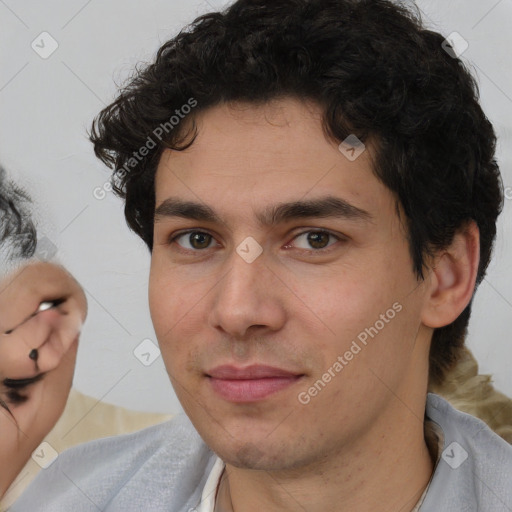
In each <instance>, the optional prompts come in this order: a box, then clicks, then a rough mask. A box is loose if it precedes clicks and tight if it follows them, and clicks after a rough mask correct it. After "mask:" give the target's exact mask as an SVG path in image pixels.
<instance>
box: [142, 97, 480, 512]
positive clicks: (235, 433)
mask: <svg viewBox="0 0 512 512" xmlns="http://www.w3.org/2000/svg"><path fill="white" fill-rule="evenodd" d="M320 119H321V110H320V109H319V107H317V106H316V105H315V104H312V103H308V104H306V103H304V102H301V101H299V100H296V99H292V98H285V99H281V100H279V101H275V102H272V103H267V104H265V105H260V106H254V105H248V104H238V105H225V104H224V105H220V106H216V107H213V108H211V109H209V110H207V111H205V112H202V113H201V114H200V115H199V116H198V118H197V119H196V122H197V124H198V136H197V139H196V141H195V142H194V144H192V146H191V147H190V148H189V149H187V150H186V151H180V152H178V151H176V152H174V151H171V150H166V151H165V152H164V153H163V155H162V158H161V161H160V163H159V166H158V169H157V173H156V182H155V193H156V207H157V208H158V206H160V205H161V204H162V203H163V201H165V200H166V199H168V198H170V197H173V198H179V199H181V200H190V201H196V202H199V203H203V204H206V205H208V206H209V207H211V208H212V209H213V210H214V211H215V212H216V213H217V214H218V216H219V217H220V218H221V222H210V221H197V220H194V219H188V218H181V217H171V216H164V215H162V216H157V217H156V218H155V225H154V246H153V251H152V260H151V273H150V285H149V301H150V309H151V315H152V319H153V324H154V327H155V331H156V334H157V337H158V340H159V344H160V348H161V351H162V355H163V358H164V361H165V364H166V368H167V371H168V373H169V376H170V378H171V381H172V383H173V386H174V388H175V391H176V394H177V396H178V398H179V399H180V402H181V403H182V405H183V408H184V409H185V411H186V413H187V414H188V416H189V417H190V419H191V421H192V422H193V424H194V426H195V427H196V429H197V430H198V432H199V433H200V435H201V436H202V437H203V439H204V440H205V442H206V443H207V444H208V445H209V446H210V447H211V448H212V449H213V451H215V452H216V453H217V454H218V455H219V456H220V457H221V458H222V459H223V460H224V461H225V462H226V474H227V481H228V484H229V494H230V498H231V500H232V503H233V508H234V510H235V511H244V512H252V511H260V510H269V511H278V510H279V511H288V510H289V511H292V510H293V511H296V510H307V511H308V512H317V511H322V512H325V511H335V510H336V511H340V510H350V511H351V512H359V511H365V512H366V511H368V510H389V511H396V510H403V511H407V510H411V509H412V508H413V507H414V505H415V503H416V502H417V500H418V499H419V497H420V495H421V493H422V492H423V490H424V489H425V487H426V485H427V483H428V481H429V479H430V477H431V474H432V471H433V462H432V459H431V458H430V455H429V453H428V450H427V447H426V444H425V440H424V433H423V416H424V411H425V401H426V391H427V379H428V353H429V347H430V342H431V336H432V333H433V329H434V328H435V327H440V326H442V325H447V324H449V323H450V322H452V321H453V320H454V319H455V318H456V317H457V316H458V315H459V314H460V313H461V312H462V311H463V309H464V308H465V306H466V305H467V304H468V303H469V301H470V299H471V296H472V293H473V290H474V284H475V276H476V271H477V264H478V258H479V253H478V247H479V238H478V229H477V228H476V226H475V225H474V223H472V224H468V226H466V228H465V229H464V230H461V232H460V233H458V234H457V235H456V237H455V239H454V241H453V244H452V245H451V246H450V247H449V248H447V249H446V250H444V251H441V252H440V253H439V254H438V255H437V256H436V258H435V259H434V260H433V261H431V262H430V268H429V269H427V271H426V278H425V280H424V281H420V280H418V279H417V276H416V274H415V273H414V271H413V264H412V260H411V256H410V253H409V247H408V244H407V239H406V232H405V228H404V227H403V226H402V224H401V222H400V219H399V217H398V216H397V213H396V209H395V199H394V197H393V195H392V193H391V192H390V191H389V189H387V188H386V187H385V186H384V185H383V184H382V183H381V182H380V181H379V180H378V179H377V178H376V177H375V176H374V174H373V173H372V171H371V165H372V157H373V151H372V146H371V144H370V143H368V144H367V147H366V151H364V152H363V153H362V154H361V155H360V156H359V157H358V158H357V159H356V160H355V161H353V162H352V161H349V160H348V159H347V158H346V157H345V156H344V155H343V154H342V153H341V152H340V151H339V150H338V144H337V143H335V142H333V141H331V140H328V139H327V138H326V137H325V135H324V133H323V131H322V127H321V121H320ZM326 195H330V196H335V197H338V198H343V199H344V200H346V201H348V202H349V203H351V204H352V205H354V206H357V207H358V208H360V209H364V210H366V211H367V212H368V213H369V214H370V215H371V220H370V221H362V220H353V219H345V218H318V217H312V218H306V219H304V218H303V219H292V220H288V221H286V222H283V223H280V224H278V225H275V226H265V225H261V224H260V223H259V222H258V220H257V213H259V212H262V211H263V210H265V208H268V207H269V206H270V205H274V204H276V203H280V202H288V201H296V200H305V199H316V198H320V197H324V196H326ZM321 229H323V230H328V231H329V232H331V233H333V234H334V235H335V236H339V237H340V240H338V239H336V238H334V237H331V238H327V240H328V242H327V243H326V244H325V245H326V247H325V248H323V249H321V250H320V249H318V248H315V247H312V246H311V244H309V243H308V236H307V234H304V233H307V232H308V230H309V231H311V230H321ZM186 230H196V231H201V232H203V233H207V234H210V235H212V238H211V242H210V239H207V241H206V243H205V245H206V246H207V248H199V249H198V248H195V247H197V245H196V246H191V245H190V239H189V236H188V235H185V236H182V237H180V238H177V239H175V240H174V241H171V238H172V237H175V236H177V235H178V234H179V232H183V231H186ZM299 235H300V236H299ZM248 236H251V237H253V238H254V239H255V240H256V241H257V242H258V243H259V244H260V246H261V247H262V249H263V252H262V254H261V255H260V256H259V257H258V258H257V259H256V260H255V261H254V262H252V263H247V262H246V261H245V260H244V259H243V258H241V257H240V256H239V254H237V252H236V248H237V247H238V246H239V245H240V243H241V242H242V241H243V240H244V239H245V238H246V237H248ZM208 243H209V245H208ZM434 267H435V268H434ZM396 302H398V303H400V304H401V305H402V310H401V311H400V312H399V313H397V314H396V316H395V318H393V319H392V320H391V321H389V322H388V323H386V325H385V327H384V328H383V329H381V330H380V331H379V333H378V335H377V336H375V337H374V338H373V339H371V338H370V339H369V342H368V344H367V345H366V346H364V347H363V348H362V350H361V351H360V352H359V353H358V354H357V355H356V356H354V358H353V359H352V360H351V361H350V362H348V364H347V365H346V366H344V367H343V370H342V371H341V372H339V373H338V374H337V375H336V377H334V378H332V379H331V381H330V382H329V383H328V384H327V385H326V386H325V387H324V388H323V389H322V390H321V392H320V393H318V394H317V395H316V396H314V397H313V398H311V401H310V402H309V403H308V404H307V405H304V404H302V403H300V402H299V400H298V399H297V397H298V394H299V393H300V392H303V391H307V390H308V389H309V388H310V387H311V386H312V385H313V384H314V383H315V382H316V381H317V380H318V379H320V378H322V375H323V374H324V373H325V372H326V371H328V369H329V368H330V367H332V366H333V364H334V363H335V362H336V361H337V358H338V356H340V355H343V354H345V352H346V351H347V350H349V348H350V346H351V343H352V341H353V340H354V339H356V338H357V335H358V334H359V333H361V332H362V331H364V330H365V328H368V327H370V326H373V325H374V324H375V322H376V321H377V320H379V318H380V315H381V314H383V313H385V312H386V311H387V310H388V309H389V308H391V307H392V305H393V304H394V303H396ZM221 364H230V365H233V366H237V367H246V366H249V365H252V364H265V365H271V366H276V367H279V368H283V369H286V370H289V371H292V372H294V373H297V374H300V375H302V377H300V378H299V379H297V380H296V381H295V382H294V383H293V384H292V385H291V386H289V387H287V388H285V389H283V390H281V391H278V392H277V393H274V394H272V395H270V396H269V397H267V398H265V399H262V400H260V401H257V402H252V403H233V402H231V401H228V400H226V399H224V398H222V397H220V396H219V395H218V394H217V393H215V391H214V390H213V389H212V386H211V379H210V378H209V377H208V371H210V370H211V369H212V368H214V367H215V366H218V365H221ZM383 504H385V507H384V506H383Z"/></svg>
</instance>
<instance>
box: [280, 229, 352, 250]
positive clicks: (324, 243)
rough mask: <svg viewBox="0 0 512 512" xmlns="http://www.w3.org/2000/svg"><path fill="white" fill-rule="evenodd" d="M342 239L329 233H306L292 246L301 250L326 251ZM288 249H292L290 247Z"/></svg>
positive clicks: (297, 238) (299, 235) (300, 234)
mask: <svg viewBox="0 0 512 512" xmlns="http://www.w3.org/2000/svg"><path fill="white" fill-rule="evenodd" d="M341 240H342V239H341V238H340V237H338V236H336V235H334V234H333V233H331V232H329V231H304V232H302V233H299V234H298V235H297V236H296V237H295V238H294V240H293V243H292V245H293V246H294V247H297V248H299V249H307V250H311V249H316V250H318V251H320V250H322V249H326V248H327V247H329V246H331V245H333V244H334V243H336V242H337V241H341ZM287 247H290V246H289V245H288V246H287Z"/></svg>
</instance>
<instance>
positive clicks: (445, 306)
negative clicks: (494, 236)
mask: <svg viewBox="0 0 512 512" xmlns="http://www.w3.org/2000/svg"><path fill="white" fill-rule="evenodd" d="M479 261H480V235H479V231H478V227H477V225H476V223H475V222H474V221H471V222H470V223H468V224H467V225H466V226H465V227H464V228H463V229H461V230H460V231H458V232H457V233H456V234H455V236H454V238H453V241H452V243H451V244H450V246H449V247H447V248H446V249H444V250H442V251H440V252H439V254H438V255H437V256H436V258H435V260H434V263H433V265H432V267H431V269H430V274H429V279H428V283H429V288H428V294H427V296H426V298H425V304H424V308H423V312H422V322H423V323H424V324H425V325H426V326H428V327H432V328H438V327H444V326H445V325H449V324H450V323H452V322H453V321H454V320H455V319H456V318H457V317H458V316H459V315H460V314H461V313H462V311H464V309H465V308H466V306H467V305H468V304H469V302H470V301H471V298H472V296H473V293H474V289H475V282H476V275H477V272H478V264H479Z"/></svg>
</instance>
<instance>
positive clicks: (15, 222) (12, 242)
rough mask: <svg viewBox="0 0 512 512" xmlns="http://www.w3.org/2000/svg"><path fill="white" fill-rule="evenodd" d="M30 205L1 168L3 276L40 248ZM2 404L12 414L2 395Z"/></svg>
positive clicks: (0, 274) (0, 252)
mask: <svg viewBox="0 0 512 512" xmlns="http://www.w3.org/2000/svg"><path fill="white" fill-rule="evenodd" d="M30 204H31V201H30V197H29V196H28V195H27V193H26V192H25V191H24V190H23V189H21V188H20V187H18V186H17V185H16V184H15V183H14V182H12V181H10V180H9V179H8V177H7V173H6V172H5V170H4V169H3V168H2V167H0V265H1V266H2V268H0V277H5V275H6V267H7V268H9V269H10V268H11V266H12V263H13V262H15V261H21V260H24V259H28V258H31V257H32V256H33V255H34V253H35V251H36V246H37V231H36V227H35V225H34V223H33V221H32V215H31V211H30ZM1 292H2V290H1V287H0V293H1ZM0 407H3V408H4V409H6V410H7V411H8V412H9V413H10V414H11V416H12V413H11V411H10V410H9V407H8V405H7V404H6V403H5V402H4V400H2V398H1V397H0Z"/></svg>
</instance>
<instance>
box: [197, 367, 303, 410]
mask: <svg viewBox="0 0 512 512" xmlns="http://www.w3.org/2000/svg"><path fill="white" fill-rule="evenodd" d="M206 377H207V378H208V381H209V383H210V386H211V387H212V390H213V391H214V392H215V393H216V394H217V395H219V396H220V397H221V398H223V399H224V400H227V401H229V402H237V403H250V402H257V401H260V400H263V399H265V398H267V397H269V396H270V395H273V394H275V393H278V392H279V391H282V390H284V389H286V388H288V387H290V386H292V385H293V384H295V383H296V382H298V381H299V380H300V379H302V377H304V374H303V373H295V372H291V371H288V370H284V369H282V368H275V367H272V366H263V365H253V366H248V367H245V368H237V367H235V366H229V365H224V366H217V367H216V368H213V369H212V370H210V371H209V372H207V373H206Z"/></svg>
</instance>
